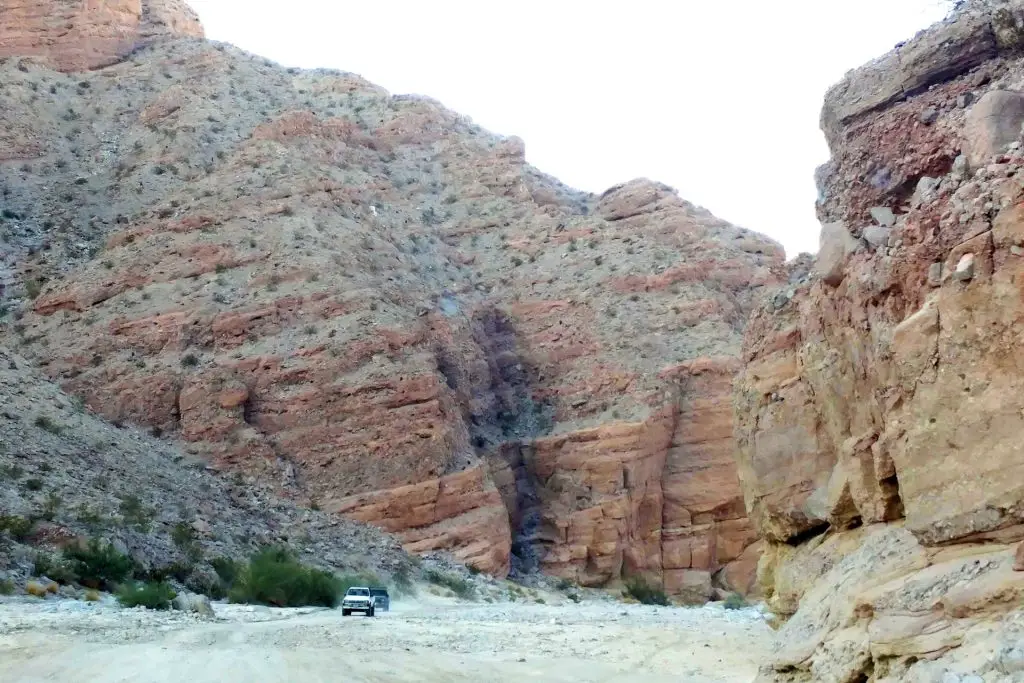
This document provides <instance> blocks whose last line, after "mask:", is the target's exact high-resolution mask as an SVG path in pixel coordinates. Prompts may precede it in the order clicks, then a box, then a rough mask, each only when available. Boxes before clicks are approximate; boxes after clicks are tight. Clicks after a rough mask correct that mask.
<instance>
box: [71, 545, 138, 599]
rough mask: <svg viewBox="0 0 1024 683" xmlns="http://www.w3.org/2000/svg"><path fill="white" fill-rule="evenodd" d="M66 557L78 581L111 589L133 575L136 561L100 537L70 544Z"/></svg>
mask: <svg viewBox="0 0 1024 683" xmlns="http://www.w3.org/2000/svg"><path fill="white" fill-rule="evenodd" d="M64 558H65V559H66V560H67V561H68V563H69V565H70V567H71V569H72V571H74V572H75V574H76V575H77V576H78V581H79V582H80V583H81V584H82V585H83V586H86V587H87V588H96V589H99V590H111V589H113V588H114V587H115V586H116V585H117V584H119V583H121V582H122V581H124V580H125V579H127V578H128V577H130V576H131V575H132V572H133V571H134V569H135V563H134V562H133V561H132V559H131V558H130V557H128V556H127V555H123V554H121V553H120V552H118V551H117V549H116V548H114V546H112V545H110V544H109V543H103V542H102V541H100V540H99V539H98V538H93V539H91V540H90V541H89V542H88V543H85V544H80V545H72V546H68V547H67V548H65V549H64Z"/></svg>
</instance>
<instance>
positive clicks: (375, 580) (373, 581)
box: [338, 572, 384, 595]
mask: <svg viewBox="0 0 1024 683" xmlns="http://www.w3.org/2000/svg"><path fill="white" fill-rule="evenodd" d="M338 585H339V586H340V588H341V593H342V595H344V594H345V593H346V592H347V591H348V589H349V588H352V586H366V587H367V588H369V587H370V586H383V585H384V584H383V583H382V582H381V580H380V577H379V576H377V575H376V574H368V573H365V572H361V573H359V574H342V575H341V576H339V577H338Z"/></svg>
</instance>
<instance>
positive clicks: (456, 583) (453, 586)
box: [426, 569, 476, 600]
mask: <svg viewBox="0 0 1024 683" xmlns="http://www.w3.org/2000/svg"><path fill="white" fill-rule="evenodd" d="M426 578H427V581H429V582H430V583H433V584H435V585H438V586H444V587H445V588H447V589H449V590H450V591H451V592H452V593H455V595H456V596H458V597H460V598H462V599H463V600H475V599H476V586H474V585H473V583H472V582H471V581H468V580H467V579H464V578H462V577H461V576H457V575H455V574H449V573H448V572H443V571H440V570H438V569H428V570H427V572H426Z"/></svg>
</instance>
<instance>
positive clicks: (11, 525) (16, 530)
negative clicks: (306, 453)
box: [0, 515, 32, 541]
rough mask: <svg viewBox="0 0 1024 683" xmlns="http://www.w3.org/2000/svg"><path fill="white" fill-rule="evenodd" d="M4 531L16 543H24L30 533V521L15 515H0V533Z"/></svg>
mask: <svg viewBox="0 0 1024 683" xmlns="http://www.w3.org/2000/svg"><path fill="white" fill-rule="evenodd" d="M4 531H6V532H7V533H8V534H10V535H11V538H13V539H14V540H16V541H24V540H25V539H26V538H28V535H29V534H30V533H32V520H31V519H28V518H26V517H19V516H17V515H0V532H4Z"/></svg>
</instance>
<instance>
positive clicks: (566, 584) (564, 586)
mask: <svg viewBox="0 0 1024 683" xmlns="http://www.w3.org/2000/svg"><path fill="white" fill-rule="evenodd" d="M573 585H574V584H573V582H572V581H570V580H569V579H566V578H561V579H559V580H558V581H556V582H555V588H557V589H558V590H560V591H562V592H563V593H564V592H565V591H567V590H569V589H570V588H572V587H573Z"/></svg>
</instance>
